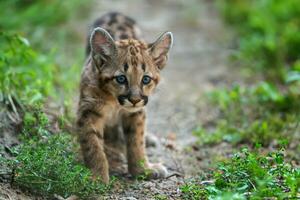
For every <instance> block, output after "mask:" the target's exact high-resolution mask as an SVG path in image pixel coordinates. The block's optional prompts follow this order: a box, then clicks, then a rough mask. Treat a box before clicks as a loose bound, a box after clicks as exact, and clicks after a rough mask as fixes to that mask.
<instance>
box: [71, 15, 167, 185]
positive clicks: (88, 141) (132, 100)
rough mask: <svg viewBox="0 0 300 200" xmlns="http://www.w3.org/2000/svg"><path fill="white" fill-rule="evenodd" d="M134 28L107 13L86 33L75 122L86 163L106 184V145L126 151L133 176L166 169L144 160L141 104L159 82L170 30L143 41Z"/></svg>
mask: <svg viewBox="0 0 300 200" xmlns="http://www.w3.org/2000/svg"><path fill="white" fill-rule="evenodd" d="M137 30H138V27H137V25H136V23H135V22H134V20H132V19H131V18H129V17H127V16H124V15H122V14H120V13H109V14H106V15H104V16H103V17H101V18H99V19H98V20H96V22H95V23H94V27H93V31H92V32H91V33H90V34H89V40H88V41H89V42H88V45H87V54H88V56H87V61H86V64H85V66H84V68H83V71H82V75H81V83H80V97H79V105H78V111H77V123H76V126H77V129H78V138H79V143H80V146H81V150H82V154H83V158H84V162H85V164H86V165H87V166H88V167H89V168H90V169H91V170H92V172H93V174H94V175H95V176H100V177H101V178H102V180H103V182H105V183H108V181H109V169H111V168H112V167H113V165H116V164H112V163H114V162H113V161H112V160H111V159H110V158H111V156H107V154H108V153H107V150H106V147H105V146H106V145H107V144H112V146H113V147H114V148H115V149H118V150H120V151H122V152H123V153H124V154H125V155H127V162H128V171H129V172H130V173H131V174H132V175H134V176H136V175H140V174H145V172H147V173H146V174H147V175H148V176H149V178H161V177H164V176H166V173H167V171H166V169H165V167H163V166H162V165H158V164H151V163H149V162H148V159H147V155H146V152H145V120H146V113H145V110H144V106H145V105H146V104H147V102H148V98H149V96H150V95H151V93H152V92H153V91H154V89H155V87H156V86H157V84H158V83H159V80H160V71H161V70H162V69H163V67H164V66H165V65H166V61H167V57H168V51H169V49H170V47H171V45H172V34H171V33H170V32H166V33H164V34H162V35H161V36H160V37H159V38H158V39H157V40H156V42H154V43H150V44H148V43H145V42H143V41H142V40H141V39H139V33H138V31H137ZM124 80H125V81H124ZM121 146H124V148H123V147H121Z"/></svg>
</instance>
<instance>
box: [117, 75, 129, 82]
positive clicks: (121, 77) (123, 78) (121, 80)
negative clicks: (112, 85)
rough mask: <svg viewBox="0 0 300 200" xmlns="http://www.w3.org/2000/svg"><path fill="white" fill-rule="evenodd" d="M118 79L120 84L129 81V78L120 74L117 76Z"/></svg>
mask: <svg viewBox="0 0 300 200" xmlns="http://www.w3.org/2000/svg"><path fill="white" fill-rule="evenodd" d="M116 81H117V82H118V83H119V84H125V83H126V82H127V79H126V76H124V75H120V76H116Z"/></svg>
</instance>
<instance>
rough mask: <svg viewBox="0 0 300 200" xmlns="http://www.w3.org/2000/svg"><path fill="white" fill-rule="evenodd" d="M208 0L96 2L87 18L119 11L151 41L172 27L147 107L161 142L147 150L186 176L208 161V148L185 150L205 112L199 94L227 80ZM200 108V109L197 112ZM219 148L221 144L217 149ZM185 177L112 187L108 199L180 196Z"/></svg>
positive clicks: (220, 39) (221, 40)
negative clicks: (166, 55)
mask: <svg viewBox="0 0 300 200" xmlns="http://www.w3.org/2000/svg"><path fill="white" fill-rule="evenodd" d="M208 2H209V1H204V0H195V1H178V2H175V1H171V0H160V1H159V0H155V1H150V0H148V1H147V0H143V1H141V0H130V1H121V0H119V1H99V2H98V3H97V4H96V6H94V9H95V10H94V11H93V13H92V14H91V17H90V18H91V21H93V20H94V19H95V18H97V17H99V16H100V15H101V14H103V13H105V12H108V11H119V12H122V13H125V14H128V15H129V16H131V17H133V18H134V19H136V20H137V21H138V23H139V24H140V26H141V27H142V29H143V33H144V38H145V39H146V40H147V41H149V42H151V41H153V40H154V39H155V38H156V37H157V36H158V35H159V34H160V33H162V32H164V31H167V30H168V31H171V32H173V34H174V38H175V41H174V46H173V49H172V50H171V55H170V57H169V64H168V66H167V67H166V69H165V70H164V71H163V81H162V83H161V85H160V87H159V88H158V90H157V92H156V94H155V95H154V96H153V97H152V99H150V103H149V106H148V132H150V133H153V134H154V135H155V136H157V137H158V138H159V139H160V140H159V141H160V142H159V145H158V146H157V147H154V148H148V153H149V156H150V160H152V161H160V162H162V163H164V164H165V165H166V166H167V167H168V168H169V169H170V170H171V171H179V172H180V173H182V174H184V175H185V178H188V177H191V176H193V175H196V174H199V173H200V172H201V171H202V170H203V168H205V166H206V167H207V165H208V164H209V162H210V157H209V156H210V153H209V151H210V150H209V149H206V150H203V151H201V154H200V158H199V154H197V156H196V155H193V153H187V151H185V149H186V148H187V147H189V146H190V145H191V144H192V143H194V142H195V138H194V137H193V136H192V134H191V133H192V130H193V129H194V128H195V127H197V125H198V124H199V123H200V121H201V122H203V121H206V120H208V118H209V116H207V115H206V113H203V112H205V111H200V115H201V120H200V119H199V110H198V107H199V97H200V96H201V95H202V94H203V93H205V92H207V91H210V90H211V89H213V88H215V86H216V85H220V84H225V83H226V79H227V78H228V74H229V73H228V68H227V67H226V64H225V63H226V58H227V55H228V50H227V49H226V48H225V45H226V43H225V42H224V41H225V40H224V39H225V35H224V33H225V30H224V27H223V25H222V23H221V22H220V19H219V17H218V15H217V13H216V11H215V9H214V8H213V5H211V3H208ZM201 112H202V113H201ZM221 148H222V147H221ZM183 181H184V180H183V179H182V178H180V177H178V178H176V177H172V178H170V179H168V180H158V181H146V182H141V181H139V182H135V183H131V185H130V186H125V187H124V186H123V187H122V188H119V189H116V190H115V191H114V192H113V194H112V195H109V196H108V197H107V198H109V199H120V198H123V199H155V198H158V197H159V196H161V195H162V196H164V195H166V197H168V199H177V198H179V192H178V185H180V184H182V183H183Z"/></svg>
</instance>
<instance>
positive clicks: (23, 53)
mask: <svg viewBox="0 0 300 200" xmlns="http://www.w3.org/2000/svg"><path fill="white" fill-rule="evenodd" d="M0 54H1V56H0V83H1V84H0V91H1V93H2V94H3V95H5V96H7V97H15V98H16V99H18V100H21V101H24V102H27V103H29V104H33V103H37V102H40V101H42V99H43V98H44V97H46V96H47V95H49V94H51V93H52V92H53V72H54V70H55V68H56V66H55V65H53V64H51V62H49V59H51V57H46V56H44V55H41V54H38V53H37V52H35V51H34V50H33V49H32V48H31V47H30V45H29V42H28V40H27V39H25V38H23V37H21V36H20V35H18V34H10V33H6V32H0Z"/></svg>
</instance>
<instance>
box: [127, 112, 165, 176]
mask: <svg viewBox="0 0 300 200" xmlns="http://www.w3.org/2000/svg"><path fill="white" fill-rule="evenodd" d="M145 118H146V115H145V111H144V110H142V111H139V112H136V113H129V114H128V115H126V116H124V118H123V128H124V134H125V137H126V142H127V160H128V171H129V173H131V174H132V175H133V176H137V175H146V176H147V178H164V177H166V176H167V173H168V172H167V169H166V167H164V166H163V165H161V164H151V163H149V162H148V159H147V155H146V150H145Z"/></svg>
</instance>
